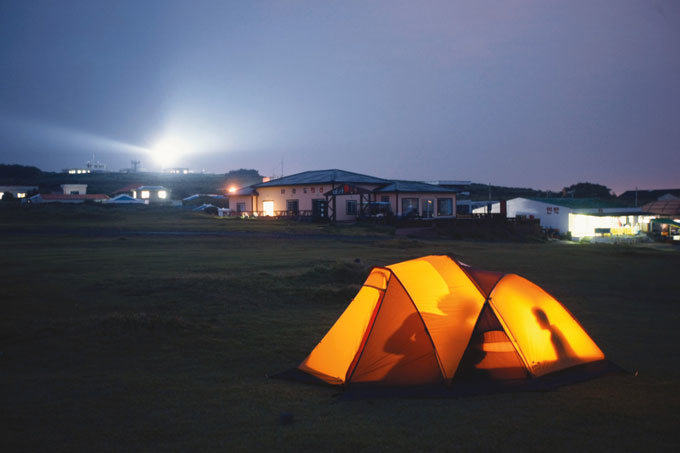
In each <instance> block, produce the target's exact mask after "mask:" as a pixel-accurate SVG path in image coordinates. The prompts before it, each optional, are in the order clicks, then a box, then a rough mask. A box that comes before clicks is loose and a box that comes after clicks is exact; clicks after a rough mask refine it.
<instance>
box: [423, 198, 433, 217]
mask: <svg viewBox="0 0 680 453" xmlns="http://www.w3.org/2000/svg"><path fill="white" fill-rule="evenodd" d="M433 215H434V200H432V199H427V200H424V201H423V218H424V219H431V218H432V216H433Z"/></svg>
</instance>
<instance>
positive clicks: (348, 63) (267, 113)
mask: <svg viewBox="0 0 680 453" xmlns="http://www.w3.org/2000/svg"><path fill="white" fill-rule="evenodd" d="M0 81H1V83H0V162H3V163H20V164H26V165H36V166H38V167H40V168H42V169H45V170H60V169H62V168H65V167H68V166H75V165H83V164H84V163H85V161H87V160H89V159H91V158H92V153H95V155H96V159H97V160H101V161H103V162H105V163H106V164H107V165H108V167H109V168H110V169H113V170H118V169H119V168H123V167H128V166H129V165H130V160H131V159H139V160H141V161H142V165H143V166H144V167H146V168H149V169H157V168H160V166H162V165H169V166H185V167H190V168H193V169H205V170H207V171H213V172H224V171H227V170H230V169H237V168H241V167H244V168H256V169H258V170H259V171H260V173H262V174H264V175H272V174H279V173H281V166H282V163H283V172H284V173H285V174H291V173H295V172H298V171H304V170H313V169H325V168H341V169H346V170H352V171H357V172H361V173H367V174H372V175H376V176H382V177H388V178H403V179H416V180H440V179H464V180H472V181H476V182H484V183H486V182H491V183H493V184H501V185H511V186H524V187H527V186H528V187H535V188H541V189H559V188H561V187H563V186H565V185H569V184H572V183H575V182H579V181H591V182H598V183H602V184H606V185H608V186H610V187H612V188H614V189H615V190H616V191H617V192H621V191H623V190H626V189H631V188H634V187H635V186H638V187H640V188H670V187H678V186H680V181H679V179H680V178H678V175H679V174H680V171H679V169H680V147H679V146H678V144H679V143H680V2H677V1H673V0H639V1H627V0H610V1H597V0H584V1H574V0H570V1H559V2H557V1H530V0H527V1H522V0H504V1H474V2H472V1H461V2H457V1H453V0H444V1H422V0H419V1H400V0H386V1H369V0H363V1H357V2H354V1H347V0H343V1H319V0H313V1H224V0H219V1H196V0H193V1H170V0H161V1H145V0H134V1H123V0H118V1H109V0H106V1H98V0H85V1H77V0H61V1H56V0H53V1H40V0H4V1H2V2H0Z"/></svg>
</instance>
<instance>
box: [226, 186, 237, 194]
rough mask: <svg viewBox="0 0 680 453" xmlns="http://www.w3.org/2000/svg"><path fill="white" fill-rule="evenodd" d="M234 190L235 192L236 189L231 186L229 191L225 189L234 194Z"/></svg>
mask: <svg viewBox="0 0 680 453" xmlns="http://www.w3.org/2000/svg"><path fill="white" fill-rule="evenodd" d="M236 190H237V189H236V187H234V186H231V187H229V189H227V192H229V193H234V192H236Z"/></svg>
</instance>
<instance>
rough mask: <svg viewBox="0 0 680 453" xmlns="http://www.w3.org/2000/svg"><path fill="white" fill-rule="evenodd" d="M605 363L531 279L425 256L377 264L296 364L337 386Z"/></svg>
mask: <svg viewBox="0 0 680 453" xmlns="http://www.w3.org/2000/svg"><path fill="white" fill-rule="evenodd" d="M603 360H604V354H603V353H602V351H601V350H600V348H598V346H597V345H596V344H595V343H594V342H593V340H592V339H591V338H590V337H589V336H588V334H587V333H586V332H585V330H584V329H583V327H581V325H579V323H578V322H577V321H576V319H575V318H574V317H573V316H572V315H571V314H570V313H569V312H568V311H567V310H566V309H565V308H564V307H563V306H562V305H561V304H560V303H559V302H558V301H557V300H555V298H553V297H552V296H551V295H550V294H548V293H546V292H545V291H543V290H542V289H541V288H539V287H538V286H536V285H535V284H533V283H531V282H530V281H528V280H526V279H524V278H522V277H520V276H518V275H514V274H501V273H497V272H490V271H483V270H477V269H473V268H470V267H468V266H466V265H464V264H461V263H459V262H457V261H455V260H453V259H451V258H449V257H448V256H425V257H422V258H418V259H414V260H410V261H405V262H402V263H397V264H393V265H390V266H387V267H377V268H374V269H373V270H372V271H371V273H370V274H369V276H368V278H367V279H366V281H365V283H364V284H363V286H362V288H361V290H360V291H359V293H358V294H357V295H356V297H355V298H354V300H352V302H351V303H350V304H349V306H348V307H347V309H346V310H345V312H344V313H343V314H342V315H341V316H340V318H338V320H337V321H336V322H335V324H334V325H333V327H331V329H330V330H329V331H328V333H326V335H325V336H324V337H323V339H322V340H321V341H320V342H319V344H318V345H317V346H316V347H315V348H314V350H313V351H312V352H311V353H310V354H309V356H307V358H306V359H305V360H303V362H302V363H301V364H300V365H299V366H298V369H299V370H300V371H303V372H304V373H306V374H308V375H311V376H313V377H315V378H316V379H318V380H321V381H323V382H325V383H328V384H335V385H347V384H352V385H354V384H358V383H373V384H381V385H388V386H419V385H427V384H437V383H443V384H450V383H452V381H454V380H455V382H458V381H461V380H466V379H467V380H472V381H479V380H485V379H486V380H489V381H509V380H531V379H532V378H540V377H542V376H545V375H548V374H551V373H554V372H557V371H560V370H565V369H567V368H571V367H574V366H577V365H582V364H587V363H592V362H598V361H603ZM298 373H299V372H298Z"/></svg>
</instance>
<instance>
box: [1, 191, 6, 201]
mask: <svg viewBox="0 0 680 453" xmlns="http://www.w3.org/2000/svg"><path fill="white" fill-rule="evenodd" d="M4 196H5V192H0V200H2V197H4Z"/></svg>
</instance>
